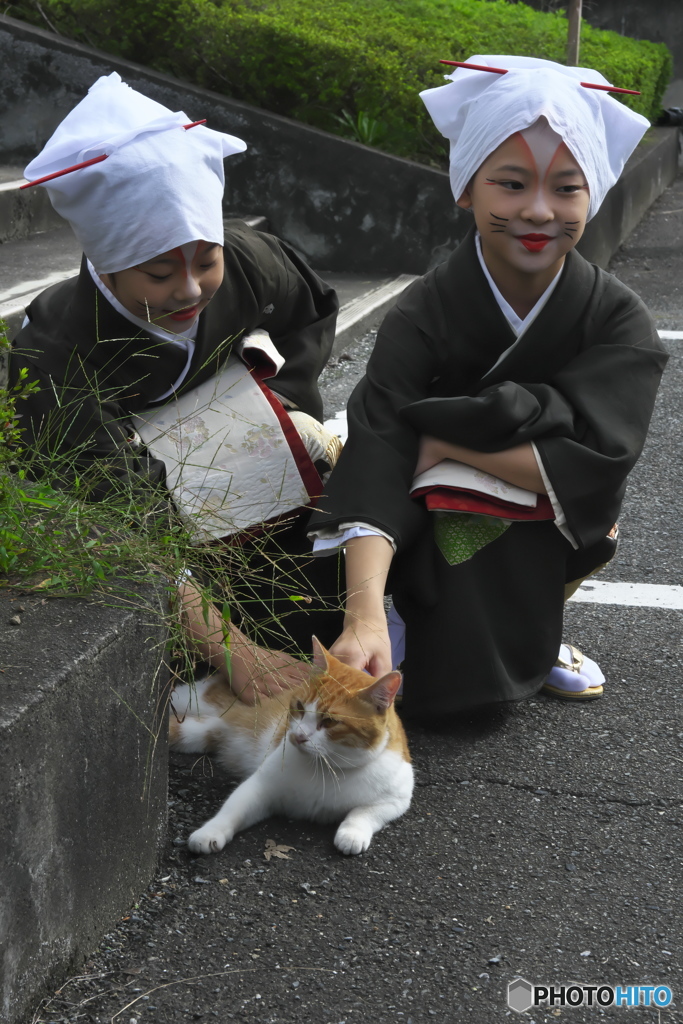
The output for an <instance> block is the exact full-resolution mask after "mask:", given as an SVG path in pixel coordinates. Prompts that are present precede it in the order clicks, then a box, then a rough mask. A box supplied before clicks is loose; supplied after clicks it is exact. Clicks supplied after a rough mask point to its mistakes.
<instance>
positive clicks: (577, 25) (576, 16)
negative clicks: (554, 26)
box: [567, 0, 582, 67]
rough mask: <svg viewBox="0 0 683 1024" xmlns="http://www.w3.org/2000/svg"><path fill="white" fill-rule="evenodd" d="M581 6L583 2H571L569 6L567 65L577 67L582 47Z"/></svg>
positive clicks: (574, 0) (580, 0) (572, 0)
mask: <svg viewBox="0 0 683 1024" xmlns="http://www.w3.org/2000/svg"><path fill="white" fill-rule="evenodd" d="M581 6H582V0H569V3H568V4H567V21H568V22H569V24H568V27H567V65H568V66H569V67H577V66H578V63H579V48H580V45H581Z"/></svg>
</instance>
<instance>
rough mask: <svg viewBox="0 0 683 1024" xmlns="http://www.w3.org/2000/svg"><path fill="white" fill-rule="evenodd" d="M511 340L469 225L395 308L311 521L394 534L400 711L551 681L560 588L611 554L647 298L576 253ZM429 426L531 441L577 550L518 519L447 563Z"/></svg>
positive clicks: (498, 445)
mask: <svg viewBox="0 0 683 1024" xmlns="http://www.w3.org/2000/svg"><path fill="white" fill-rule="evenodd" d="M514 342H515V337H514V334H513V331H512V329H511V328H510V326H509V324H508V322H507V320H506V318H505V316H504V314H503V313H502V311H501V310H500V308H499V306H498V304H497V302H496V300H495V298H494V296H493V294H492V292H491V289H490V287H489V285H488V283H487V281H486V278H485V276H484V273H483V271H482V268H481V266H480V264H479V261H478V258H477V255H476V250H475V245H474V231H472V232H471V233H470V235H468V237H467V238H466V239H465V241H464V242H463V243H462V244H461V245H460V246H459V248H458V249H457V250H456V251H455V252H454V253H453V254H452V255H451V257H450V258H449V259H448V260H447V261H446V262H445V263H443V264H442V265H441V266H439V267H437V269H436V270H434V271H432V272H431V273H429V274H427V276H426V277H424V278H422V279H421V280H419V281H417V282H415V284H414V285H412V286H411V287H410V288H409V289H408V290H407V291H406V292H405V293H404V294H403V296H402V297H401V299H400V300H399V302H398V303H397V305H396V307H395V308H394V309H392V310H391V311H390V312H389V313H388V315H387V317H386V318H385V320H384V323H383V324H382V327H381V328H380V331H379V333H378V337H377V344H376V346H375V350H374V352H373V354H372V356H371V358H370V361H369V363H368V368H367V375H366V377H365V378H364V379H363V380H362V381H361V382H360V384H359V385H358V387H357V388H356V390H355V391H354V393H353V395H352V397H351V400H350V402H349V410H348V417H349V440H348V442H347V444H346V446H345V448H344V451H343V453H342V456H341V459H340V461H339V463H338V464H337V467H336V468H335V470H334V472H333V474H332V477H331V479H330V481H329V484H328V486H327V488H326V493H325V495H324V497H323V499H322V501H321V502H320V504H319V511H317V512H315V513H314V516H313V521H312V523H311V527H313V528H316V527H318V528H319V527H321V526H325V527H333V526H337V525H339V524H340V523H348V522H362V523H366V524H368V526H377V527H379V528H380V529H382V530H383V531H385V532H386V533H388V534H389V535H390V536H392V537H393V538H394V539H395V541H396V545H397V555H396V557H395V559H394V562H393V565H392V571H391V575H390V579H389V588H388V589H389V590H390V591H391V592H392V593H393V596H394V601H395V604H396V608H397V610H398V611H399V613H400V614H401V616H402V617H403V619H404V620H405V622H406V658H405V662H404V673H405V690H404V706H405V708H406V711H409V712H411V711H412V712H414V713H416V714H430V715H435V714H448V713H450V712H454V711H457V710H459V709H461V708H465V707H470V706H475V705H480V704H487V703H494V702H497V701H507V700H515V699H520V698H523V697H527V696H529V695H531V694H533V693H535V692H536V691H537V690H538V689H539V688H540V686H541V685H542V683H543V681H544V679H545V677H546V676H547V674H548V672H549V670H550V668H551V667H552V665H553V664H554V662H555V659H556V658H557V654H558V649H559V646H560V642H561V634H562V612H563V590H564V585H565V582H567V581H569V580H573V579H576V578H579V577H580V576H582V575H585V574H586V573H588V572H589V571H591V570H592V569H593V568H595V567H597V566H598V565H599V564H600V563H601V562H604V561H605V560H606V553H607V557H609V554H608V552H609V543H607V542H606V541H605V537H606V535H607V533H608V531H609V530H610V528H611V527H612V526H613V524H614V523H615V522H616V520H617V516H618V514H619V509H620V507H621V502H622V499H623V496H624V490H625V485H626V478H627V476H628V473H629V472H630V470H631V469H632V468H633V466H634V464H635V462H636V460H637V458H638V456H639V455H640V452H641V450H642V447H643V444H644V441H645V436H646V433H647V428H648V424H649V421H650V417H651V414H652V409H653V405H654V400H655V394H656V390H657V386H658V383H659V379H660V377H661V373H662V370H663V368H664V365H665V362H666V358H667V357H666V354H665V351H664V348H663V346H662V344H661V343H660V341H659V338H658V336H657V333H656V331H655V328H654V325H653V323H652V319H651V317H650V315H649V313H648V311H647V309H646V308H645V306H644V305H643V303H642V302H641V301H640V299H639V298H638V297H637V296H636V295H635V294H634V293H633V292H632V291H630V290H629V289H628V288H626V287H625V286H624V285H623V284H621V283H620V282H619V281H617V280H616V279H615V278H614V277H612V276H610V275H609V274H606V273H605V272H603V271H602V270H600V269H599V268H597V267H595V266H593V265H592V264H589V263H587V262H586V261H585V260H584V259H583V258H582V257H581V256H579V255H578V253H576V252H574V251H572V252H570V253H569V254H568V256H567V258H566V261H565V265H564V268H563V272H562V276H561V278H560V281H559V282H558V284H557V286H556V288H555V290H554V291H553V293H552V294H551V296H550V298H549V299H548V301H547V303H546V305H545V306H544V307H543V309H542V310H541V312H540V313H539V315H538V316H537V318H536V319H535V320H534V321H533V323H532V324H531V325H530V326H529V327H528V328H527V330H526V331H525V332H524V333H523V334H522V335H521V336H520V338H519V340H518V342H517V343H516V344H514ZM508 350H509V351H508ZM503 353H505V354H504V355H503ZM501 357H502V358H501ZM499 360H500V361H499ZM422 434H429V435H432V436H434V437H438V438H440V439H442V440H446V441H450V442H453V443H457V444H462V445H465V446H467V447H470V448H474V449H476V450H478V451H500V450H504V449H507V448H511V447H513V446H514V445H518V444H522V443H524V442H527V441H534V442H535V444H536V447H537V449H538V452H539V454H540V457H541V459H542V461H543V465H544V467H545V470H546V472H547V475H548V477H549V479H550V482H551V484H552V487H553V489H554V491H555V494H556V495H557V498H558V500H559V503H560V505H561V506H562V509H563V511H564V513H565V515H566V519H567V526H568V528H569V530H570V532H571V534H572V535H573V537H574V538H575V540H576V542H577V544H578V550H577V551H575V550H574V549H573V548H572V546H571V544H570V543H569V541H568V540H566V539H565V537H564V536H563V535H562V534H561V533H560V531H559V530H558V529H557V527H556V526H555V524H554V523H553V522H550V521H547V522H521V523H515V524H513V525H511V526H510V527H509V528H508V529H507V530H506V531H505V532H504V533H502V534H501V536H499V537H498V538H497V539H496V540H494V541H492V542H491V543H489V544H488V545H486V546H485V547H483V548H481V549H480V550H479V551H478V552H477V553H476V554H475V555H474V556H473V557H472V558H470V559H469V560H468V561H465V562H462V563H461V564H459V565H454V566H451V565H449V564H448V563H447V562H446V560H445V558H444V556H443V555H442V554H441V552H440V551H439V549H438V548H437V546H436V545H435V543H434V531H433V525H434V524H433V521H432V519H431V518H430V517H431V516H432V515H433V513H429V512H427V511H426V509H425V506H424V503H423V501H421V500H419V499H417V500H416V499H411V498H410V497H409V493H408V492H409V487H410V484H411V480H412V477H413V473H414V469H415V464H416V461H417V453H418V441H419V438H420V436H421V435H422Z"/></svg>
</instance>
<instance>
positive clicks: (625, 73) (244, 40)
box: [6, 0, 672, 163]
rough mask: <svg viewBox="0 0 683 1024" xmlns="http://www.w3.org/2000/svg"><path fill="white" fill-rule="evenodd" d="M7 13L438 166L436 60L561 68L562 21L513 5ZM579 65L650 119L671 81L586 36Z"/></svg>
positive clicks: (162, 3) (259, 3)
mask: <svg viewBox="0 0 683 1024" xmlns="http://www.w3.org/2000/svg"><path fill="white" fill-rule="evenodd" d="M6 13H8V14H10V15H13V16H15V17H22V18H24V19H26V20H29V21H31V22H33V23H34V24H40V25H42V26H43V27H44V26H45V20H44V19H49V22H50V23H51V24H52V25H53V26H54V27H56V28H57V29H59V31H60V32H62V33H63V34H65V35H67V36H70V37H71V38H73V39H77V40H79V41H81V42H86V43H88V44H90V45H92V46H96V47H99V48H101V49H104V50H107V51H109V52H110V53H113V54H116V55H118V56H121V57H125V58H127V59H129V60H134V61H137V62H139V63H141V64H145V65H147V66H148V67H152V68H156V69H157V70H159V71H165V72H167V73H169V74H173V75H175V76H176V77H180V78H185V79H187V80H189V81H191V82H193V83H195V84H197V85H202V86H205V87H207V88H210V89H213V90H215V91H217V92H220V93H223V94H225V95H226V96H230V97H233V98H236V99H241V100H245V101H247V102H249V103H253V104H255V105H257V106H260V107H265V108H266V109H268V110H272V111H275V112H276V113H279V114H285V115H287V116H289V117H294V118H297V119H299V120H301V121H305V122H307V123H308V124H313V125H316V126H317V127H319V128H324V129H327V130H328V131H336V132H338V133H340V134H346V135H355V136H356V137H358V138H360V139H361V141H368V142H370V141H373V142H374V143H375V144H377V145H379V146H380V147H381V148H382V149H385V150H387V151H388V152H392V153H396V154H398V155H400V156H407V157H412V158H413V159H417V160H420V161H422V162H427V163H435V162H436V163H442V162H443V159H444V142H443V139H441V136H440V135H438V133H437V132H436V129H435V128H434V127H433V125H432V123H431V121H430V119H429V117H428V116H427V114H426V111H425V110H424V108H423V105H422V102H421V101H420V99H419V97H418V92H419V91H420V90H421V89H424V88H427V87H430V86H435V85H439V84H442V83H443V71H444V69H443V68H442V67H440V66H439V58H441V57H445V58H448V59H452V60H465V59H467V57H468V56H470V55H471V54H474V53H517V54H523V55H530V56H536V57H545V58H548V59H550V60H555V61H559V62H563V61H564V55H565V49H566V36H567V21H566V18H565V17H564V14H563V12H559V13H542V12H539V11H535V10H533V9H532V8H531V7H528V6H527V5H525V4H523V3H509V2H508V0H155V2H154V3H150V0H41V2H40V4H38V3H37V0H18V2H17V3H16V4H14V5H12V6H11V7H10V8H7V9H6ZM581 63H582V64H584V65H586V66H591V67H595V68H597V69H598V70H599V71H601V72H602V73H603V74H604V75H605V77H606V78H607V79H608V80H609V81H611V82H613V83H614V84H615V85H619V86H622V87H625V88H632V89H639V90H640V91H641V92H642V96H632V97H624V100H623V101H624V102H626V103H627V104H628V105H629V106H631V107H633V108H634V109H635V110H638V111H639V112H641V113H643V114H645V115H646V116H648V117H650V118H653V119H654V118H655V117H656V116H657V115H658V113H659V111H660V107H661V97H662V94H663V92H664V89H665V88H666V86H667V84H668V81H669V78H670V75H671V63H672V62H671V54H670V52H669V50H668V49H667V47H666V46H665V45H664V44H662V43H650V42H647V41H636V40H634V39H630V38H627V37H624V36H620V35H618V34H617V33H616V32H605V31H601V30H598V29H594V28H591V27H590V26H589V25H588V24H587V23H586V22H584V23H583V26H582V43H581Z"/></svg>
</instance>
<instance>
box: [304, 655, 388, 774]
mask: <svg viewBox="0 0 683 1024" xmlns="http://www.w3.org/2000/svg"><path fill="white" fill-rule="evenodd" d="M314 651H315V655H314V664H315V666H316V668H318V669H319V673H318V674H315V675H314V676H313V677H312V678H311V680H310V682H309V684H308V688H307V691H306V692H305V693H304V694H301V693H299V695H298V696H294V697H293V698H292V701H291V704H290V709H289V742H290V743H292V744H293V745H294V746H295V747H296V748H297V749H298V750H299V751H300V752H301V754H302V755H303V756H309V757H313V758H319V759H320V760H322V761H323V762H326V763H328V764H329V766H331V767H335V768H338V769H340V770H342V771H343V769H344V768H351V767H358V766H360V765H363V764H367V763H368V761H371V760H373V759H374V758H375V757H377V755H378V754H380V753H381V752H382V750H384V748H385V746H386V744H387V741H388V728H387V714H388V712H389V709H390V708H391V706H392V704H393V700H394V697H395V695H396V691H397V690H398V687H399V685H400V682H401V676H400V673H398V672H390V673H388V675H386V676H383V677H382V678H381V679H373V678H372V677H371V676H368V675H367V674H366V673H365V672H361V671H359V670H358V669H353V668H349V666H348V665H343V664H342V663H341V662H340V661H337V659H336V658H334V657H332V655H331V654H329V652H327V651H326V650H325V649H324V648H323V647H322V646H321V645H320V644H318V642H317V641H316V640H315V639H314Z"/></svg>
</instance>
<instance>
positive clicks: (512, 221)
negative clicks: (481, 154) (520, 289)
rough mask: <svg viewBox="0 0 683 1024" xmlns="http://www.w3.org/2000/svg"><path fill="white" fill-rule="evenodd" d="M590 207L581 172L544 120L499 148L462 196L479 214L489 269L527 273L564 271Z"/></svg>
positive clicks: (460, 202)
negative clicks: (564, 264) (567, 255)
mask: <svg viewBox="0 0 683 1024" xmlns="http://www.w3.org/2000/svg"><path fill="white" fill-rule="evenodd" d="M588 204H589V195H588V185H587V183H586V179H585V177H584V174H583V171H582V170H581V168H580V167H579V165H578V164H577V162H576V160H575V159H574V157H573V156H572V154H571V153H570V151H569V150H568V149H567V147H566V145H565V144H564V142H563V141H562V139H561V138H560V136H559V135H557V134H556V133H555V132H554V131H553V130H552V128H550V126H549V125H548V124H547V122H545V121H544V120H540V121H538V122H537V123H536V124H535V125H533V126H532V127H531V128H528V129H526V130H525V131H524V132H516V133H515V134H514V135H511V136H510V138H509V139H506V141H505V142H504V143H503V144H502V145H501V146H499V147H498V149H496V150H494V152H493V153H491V155H490V156H489V157H487V159H486V160H485V161H484V163H483V164H482V165H481V167H480V168H479V170H478V171H477V173H476V174H475V175H474V178H473V179H472V181H471V182H470V184H469V186H468V187H467V189H465V192H464V193H463V195H462V196H461V197H460V199H459V200H458V205H459V206H462V207H464V208H465V209H471V210H472V212H473V213H474V219H475V221H476V223H477V228H478V229H479V233H480V234H481V239H482V251H483V254H484V259H485V260H486V263H487V265H488V266H489V269H490V270H492V271H493V270H494V269H497V270H499V272H503V273H504V272H505V271H506V270H507V271H508V272H509V271H515V272H520V271H521V272H522V273H529V274H535V273H537V272H539V271H546V272H547V271H552V272H556V270H559V268H560V266H561V265H562V263H563V261H564V257H565V254H566V253H567V252H568V251H569V250H570V249H572V248H573V247H574V246H575V245H576V243H577V242H578V240H579V238H581V235H582V234H583V230H584V228H585V226H586V216H587V213H588Z"/></svg>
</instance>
